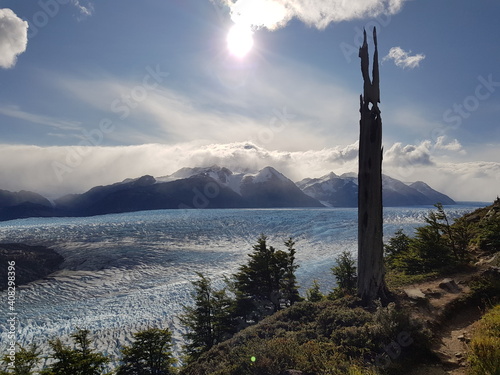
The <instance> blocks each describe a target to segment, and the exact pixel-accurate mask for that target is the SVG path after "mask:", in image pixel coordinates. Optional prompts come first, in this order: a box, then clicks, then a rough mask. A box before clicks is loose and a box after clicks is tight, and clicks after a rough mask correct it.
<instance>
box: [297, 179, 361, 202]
mask: <svg viewBox="0 0 500 375" xmlns="http://www.w3.org/2000/svg"><path fill="white" fill-rule="evenodd" d="M297 186H298V187H299V188H301V189H302V191H303V192H304V193H306V194H307V195H309V196H311V197H313V198H316V199H317V200H319V201H320V202H321V203H323V204H324V205H325V206H328V207H356V206H357V204H358V179H357V177H351V176H350V175H342V176H337V175H336V174H335V173H333V172H331V173H330V174H327V175H326V176H323V177H320V178H306V179H304V180H302V181H299V182H297Z"/></svg>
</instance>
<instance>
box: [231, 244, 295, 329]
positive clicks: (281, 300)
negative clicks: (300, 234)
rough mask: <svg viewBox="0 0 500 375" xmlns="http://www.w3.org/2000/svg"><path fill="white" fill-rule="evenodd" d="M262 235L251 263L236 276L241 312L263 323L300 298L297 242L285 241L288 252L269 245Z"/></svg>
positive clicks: (241, 314)
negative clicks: (296, 276) (296, 272)
mask: <svg viewBox="0 0 500 375" xmlns="http://www.w3.org/2000/svg"><path fill="white" fill-rule="evenodd" d="M266 241H267V237H266V236H264V235H261V236H260V237H259V238H258V239H257V244H255V245H254V246H253V252H252V253H251V254H248V256H249V257H250V260H249V261H248V263H247V264H245V265H243V266H241V267H240V268H239V272H238V273H236V274H235V275H234V287H235V291H236V302H237V311H236V313H237V314H238V315H239V316H243V317H244V319H246V320H249V319H250V320H252V321H259V320H260V319H262V317H263V316H265V315H269V314H271V313H273V312H276V311H278V310H280V309H281V308H282V307H283V306H290V305H291V304H293V303H294V302H296V301H297V300H298V299H299V295H298V290H297V285H296V279H295V270H296V269H297V267H298V266H297V265H296V264H295V249H294V248H293V246H294V244H295V243H294V242H293V240H292V239H289V240H288V241H286V242H285V245H286V247H287V248H288V252H285V251H282V250H276V249H275V248H274V247H272V246H269V247H268V246H267V243H266Z"/></svg>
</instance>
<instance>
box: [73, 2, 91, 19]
mask: <svg viewBox="0 0 500 375" xmlns="http://www.w3.org/2000/svg"><path fill="white" fill-rule="evenodd" d="M72 2H73V5H74V6H75V7H76V8H77V9H78V11H79V12H80V16H81V17H88V16H91V15H92V14H93V13H94V5H93V4H92V3H91V2H90V1H87V2H86V5H82V1H81V0H73V1H72Z"/></svg>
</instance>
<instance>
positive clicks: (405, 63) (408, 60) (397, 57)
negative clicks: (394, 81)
mask: <svg viewBox="0 0 500 375" xmlns="http://www.w3.org/2000/svg"><path fill="white" fill-rule="evenodd" d="M410 54H411V51H409V52H406V51H405V50H404V49H402V48H401V47H392V48H391V49H390V50H389V53H388V54H387V56H385V57H384V58H383V59H382V61H387V60H394V64H396V66H398V67H400V68H403V69H406V68H409V69H413V68H416V67H418V66H419V65H420V62H421V61H422V60H423V59H425V55H423V54H421V53H419V54H416V55H413V56H412V55H410Z"/></svg>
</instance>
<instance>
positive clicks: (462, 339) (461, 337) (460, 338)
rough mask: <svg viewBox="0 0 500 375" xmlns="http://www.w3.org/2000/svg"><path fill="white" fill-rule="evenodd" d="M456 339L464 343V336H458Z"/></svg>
mask: <svg viewBox="0 0 500 375" xmlns="http://www.w3.org/2000/svg"><path fill="white" fill-rule="evenodd" d="M457 339H458V340H460V341H465V335H463V334H462V335H459V336H457Z"/></svg>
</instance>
